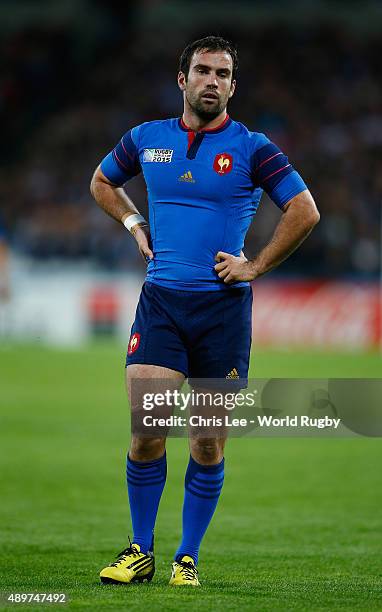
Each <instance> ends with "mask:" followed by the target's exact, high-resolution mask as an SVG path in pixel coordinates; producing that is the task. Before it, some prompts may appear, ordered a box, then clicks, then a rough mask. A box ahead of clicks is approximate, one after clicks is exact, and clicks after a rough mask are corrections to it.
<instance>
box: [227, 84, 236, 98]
mask: <svg viewBox="0 0 382 612" xmlns="http://www.w3.org/2000/svg"><path fill="white" fill-rule="evenodd" d="M235 89H236V81H235V80H233V81H232V83H231V89H230V92H229V97H230V98H232V96H233V94H234V93H235Z"/></svg>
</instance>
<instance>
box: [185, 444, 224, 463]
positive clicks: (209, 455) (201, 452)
mask: <svg viewBox="0 0 382 612" xmlns="http://www.w3.org/2000/svg"><path fill="white" fill-rule="evenodd" d="M224 443H225V440H222V439H221V438H208V439H206V438H192V439H191V441H190V445H191V455H192V457H193V458H194V459H195V461H197V462H198V463H200V464H201V465H214V464H216V463H220V461H221V460H222V459H223V455H224Z"/></svg>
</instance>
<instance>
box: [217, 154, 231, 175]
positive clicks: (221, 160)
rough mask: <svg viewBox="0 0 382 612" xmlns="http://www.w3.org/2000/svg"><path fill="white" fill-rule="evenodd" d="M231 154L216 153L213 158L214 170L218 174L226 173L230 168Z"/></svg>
mask: <svg viewBox="0 0 382 612" xmlns="http://www.w3.org/2000/svg"><path fill="white" fill-rule="evenodd" d="M232 164H233V160H232V155H230V154H229V153H218V154H217V155H216V156H215V159H214V170H215V172H217V173H218V174H228V173H229V172H231V170H232Z"/></svg>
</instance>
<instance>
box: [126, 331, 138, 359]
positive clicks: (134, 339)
mask: <svg viewBox="0 0 382 612" xmlns="http://www.w3.org/2000/svg"><path fill="white" fill-rule="evenodd" d="M140 342H141V334H138V332H135V334H133V335H132V336H131V338H130V342H129V346H128V348H127V354H128V355H132V354H133V353H135V351H137V350H138V348H139V344H140Z"/></svg>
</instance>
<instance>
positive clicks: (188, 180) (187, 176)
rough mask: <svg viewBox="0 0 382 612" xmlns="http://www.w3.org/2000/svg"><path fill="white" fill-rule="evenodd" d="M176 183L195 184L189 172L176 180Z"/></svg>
mask: <svg viewBox="0 0 382 612" xmlns="http://www.w3.org/2000/svg"><path fill="white" fill-rule="evenodd" d="M178 181H180V182H181V183H195V181H194V179H193V177H192V174H191V171H190V170H188V171H187V172H185V173H184V174H182V175H181V176H180V177H179V178H178Z"/></svg>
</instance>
